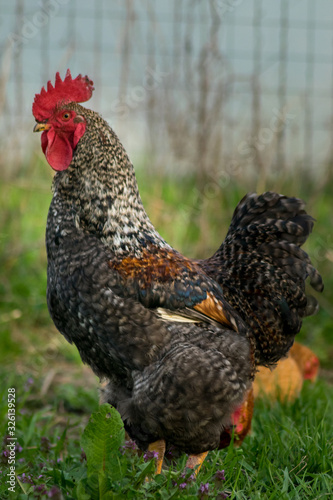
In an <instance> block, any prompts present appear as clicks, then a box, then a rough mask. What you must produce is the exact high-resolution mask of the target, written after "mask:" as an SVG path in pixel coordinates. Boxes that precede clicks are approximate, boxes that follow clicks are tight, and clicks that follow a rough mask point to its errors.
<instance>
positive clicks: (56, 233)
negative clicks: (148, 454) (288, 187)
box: [46, 103, 320, 453]
mask: <svg viewBox="0 0 333 500" xmlns="http://www.w3.org/2000/svg"><path fill="white" fill-rule="evenodd" d="M65 109H71V110H75V111H76V113H77V114H78V115H80V116H83V117H84V119H85V120H86V123H87V127H86V131H85V133H84V135H83V137H82V138H81V140H80V141H79V143H78V145H77V147H76V150H75V152H74V156H73V160H72V162H71V164H70V166H69V167H68V168H67V169H66V170H64V171H61V172H57V174H56V175H55V178H54V184H53V189H54V196H53V200H52V203H51V206H50V210H49V215H48V222H47V232H46V244H47V255H48V290H47V301H48V307H49V310H50V314H51V316H52V318H53V321H54V323H55V325H56V326H57V328H58V329H59V331H60V332H61V333H62V334H63V335H64V336H65V337H66V338H67V340H68V341H69V342H74V343H75V344H76V346H77V348H78V350H79V352H80V354H81V357H82V360H83V361H84V362H86V363H88V364H89V365H90V366H91V367H92V369H93V370H94V371H95V373H97V374H98V375H99V376H100V377H105V378H107V379H108V380H109V383H108V385H107V387H106V388H105V389H104V400H106V401H109V402H110V403H112V404H113V405H114V406H115V407H116V408H117V409H118V410H119V411H120V413H121V415H122V418H123V419H124V422H125V426H126V428H127V429H128V431H129V432H130V434H131V436H132V437H133V438H134V439H136V440H137V442H138V443H139V444H140V446H141V447H142V448H145V447H147V445H148V444H149V443H150V442H152V441H155V440H157V439H165V440H166V441H168V442H169V443H171V444H173V445H175V446H177V447H179V448H180V449H181V450H184V451H187V452H191V453H199V452H203V451H206V450H209V449H213V448H215V447H217V446H218V444H219V439H220V435H221V433H222V431H223V430H224V428H225V427H227V426H228V425H230V416H231V413H232V411H233V410H234V409H235V408H236V407H237V406H238V405H239V404H240V403H241V402H242V399H243V397H244V394H245V391H246V390H247V389H248V387H249V385H250V383H251V378H252V377H253V374H254V370H255V363H263V364H270V363H274V362H275V361H276V360H277V359H278V358H279V357H281V356H283V355H285V354H286V352H287V350H288V348H289V347H290V345H291V342H292V339H293V337H294V335H295V334H296V333H297V331H298V330H299V327H300V318H301V317H302V316H303V315H304V314H305V310H306V303H307V299H306V297H305V294H304V280H305V278H306V276H307V275H308V274H312V275H313V276H315V278H314V280H313V283H314V284H317V285H316V286H317V288H320V280H319V278H318V275H315V274H314V271H312V269H313V268H311V267H310V263H309V260H308V257H307V256H306V254H305V253H304V252H302V250H300V249H299V246H298V245H300V244H302V243H303V241H304V240H305V239H306V237H307V236H308V234H309V232H310V230H311V227H312V222H310V218H309V217H308V216H307V215H306V214H305V212H304V209H303V205H302V204H301V202H300V201H299V200H295V199H291V198H283V197H280V195H276V194H272V193H266V195H263V196H264V198H260V197H259V198H258V197H256V195H251V196H248V197H247V198H245V199H244V200H243V201H242V202H241V203H240V205H239V207H238V209H237V211H236V212H235V215H234V218H233V223H232V225H231V228H230V230H229V233H228V235H227V238H226V240H225V242H224V243H223V245H222V246H221V248H220V249H219V250H218V252H217V253H216V254H215V255H214V256H213V257H212V258H211V259H208V260H206V261H191V260H190V259H186V258H184V257H183V256H181V255H180V254H178V252H176V251H175V250H173V249H172V247H170V246H169V245H168V244H167V243H166V242H165V241H164V240H163V238H162V237H161V236H160V235H159V234H158V233H157V231H156V230H155V228H154V227H153V225H152V223H151V222H150V220H149V218H148V216H147V214H146V212H145V210H144V208H143V205H142V202H141V199H140V196H139V192H138V187H137V184H136V180H135V175H134V171H133V167H132V165H131V163H130V161H129V159H128V157H127V154H126V152H125V151H124V149H123V147H122V145H121V144H120V142H119V140H118V138H117V137H116V135H115V134H114V132H113V131H112V130H111V129H110V127H109V126H108V125H107V124H106V122H105V121H104V120H103V119H102V118H101V117H100V116H98V115H97V114H96V113H94V112H92V111H89V110H87V109H85V108H83V107H82V106H80V105H78V104H75V103H71V104H67V105H66V106H65ZM271 198H272V199H274V200H275V204H272V203H271V209H269V204H270V199H271ZM258 207H260V210H259V208H258ZM256 210H259V212H257V211H256ZM252 213H253V216H252V215H251V214H252ZM258 288H260V289H261V290H263V293H262V294H261V293H258ZM160 308H164V310H165V312H166V315H165V316H164V317H163V315H162V316H161V314H160V312H159V309H160ZM289 311H290V312H289ZM174 313H179V314H180V315H183V316H184V318H185V322H178V320H176V316H175V317H174V320H173V314H174ZM168 314H169V319H166V318H167V317H168ZM178 319H179V318H178ZM186 321H189V322H186ZM191 321H195V322H191Z"/></svg>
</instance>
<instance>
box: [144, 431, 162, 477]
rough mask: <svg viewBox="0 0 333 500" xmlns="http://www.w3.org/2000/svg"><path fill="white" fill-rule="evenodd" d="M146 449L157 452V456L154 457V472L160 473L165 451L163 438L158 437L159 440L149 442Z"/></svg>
mask: <svg viewBox="0 0 333 500" xmlns="http://www.w3.org/2000/svg"><path fill="white" fill-rule="evenodd" d="M148 451H155V452H157V454H158V456H157V459H156V471H155V474H161V472H162V465H163V459H164V453H165V441H164V439H160V440H159V441H155V442H154V443H150V445H149V446H148Z"/></svg>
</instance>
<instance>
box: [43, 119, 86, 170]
mask: <svg viewBox="0 0 333 500" xmlns="http://www.w3.org/2000/svg"><path fill="white" fill-rule="evenodd" d="M85 130H86V124H85V123H83V122H82V123H78V124H77V126H76V128H75V131H74V134H73V133H70V134H64V133H61V132H60V133H58V132H56V131H55V129H54V128H51V129H50V130H48V131H44V132H43V133H42V137H41V143H42V149H43V152H44V154H45V156H46V159H47V161H48V163H49V164H50V165H51V167H52V168H53V170H57V171H61V170H66V168H68V167H69V165H70V163H71V161H72V158H73V151H74V149H75V147H76V145H77V143H78V142H79V140H80V139H81V137H82V136H83V134H84V132H85Z"/></svg>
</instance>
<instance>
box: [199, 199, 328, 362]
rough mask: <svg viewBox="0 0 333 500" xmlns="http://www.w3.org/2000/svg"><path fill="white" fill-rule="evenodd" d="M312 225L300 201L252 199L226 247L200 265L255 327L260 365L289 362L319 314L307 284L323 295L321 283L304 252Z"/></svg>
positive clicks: (236, 218) (240, 211) (240, 209)
mask: <svg viewBox="0 0 333 500" xmlns="http://www.w3.org/2000/svg"><path fill="white" fill-rule="evenodd" d="M313 224H314V219H313V218H312V217H311V216H309V215H308V214H307V213H306V211H305V204H304V202H303V201H302V200H300V199H298V198H288V197H286V196H282V195H279V194H277V193H272V192H267V193H264V194H262V195H260V196H258V195H257V194H255V193H250V194H247V195H246V196H245V197H244V198H243V199H242V200H241V201H240V203H239V204H238V206H237V208H236V210H235V212H234V214H233V218H232V221H231V224H230V227H229V231H228V233H227V236H226V238H225V240H224V242H223V243H222V245H221V247H220V248H219V249H218V251H217V252H216V253H215V254H214V255H213V256H212V257H211V258H210V259H207V260H205V261H200V263H201V266H202V267H203V268H204V269H205V271H206V272H207V274H209V275H210V276H211V277H213V278H214V279H215V280H216V281H217V282H218V283H219V284H220V285H221V286H222V288H223V291H224V294H225V298H226V299H227V300H228V302H230V304H231V305H232V306H233V307H234V308H235V309H236V310H237V311H238V312H239V313H240V315H241V316H242V317H243V319H244V320H245V321H247V323H248V324H249V325H250V326H251V329H252V331H253V332H254V336H255V341H256V362H257V363H258V364H264V365H269V364H272V363H275V362H276V361H278V360H279V359H280V358H281V357H282V356H284V355H285V354H286V353H287V351H288V349H289V348H290V347H291V345H292V343H293V340H294V336H295V335H296V333H298V331H299V330H300V328H301V324H302V318H303V317H304V316H306V315H310V314H314V312H315V311H316V309H317V303H316V300H315V299H314V298H313V297H310V296H307V295H306V293H305V281H306V279H307V278H309V282H310V285H311V286H312V287H313V288H314V289H315V290H316V291H322V289H323V283H322V278H321V276H320V274H319V273H318V271H317V270H316V269H315V268H314V267H313V265H312V263H311V260H310V258H309V256H308V255H307V253H306V252H305V251H304V250H302V249H301V248H300V247H301V246H302V245H303V243H304V242H305V241H306V240H307V238H308V236H309V235H310V233H311V231H312V228H313Z"/></svg>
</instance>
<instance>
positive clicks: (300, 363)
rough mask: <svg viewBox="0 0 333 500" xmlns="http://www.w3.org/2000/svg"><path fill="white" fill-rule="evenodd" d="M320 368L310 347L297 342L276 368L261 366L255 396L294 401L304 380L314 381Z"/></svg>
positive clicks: (256, 380)
mask: <svg viewBox="0 0 333 500" xmlns="http://www.w3.org/2000/svg"><path fill="white" fill-rule="evenodd" d="M318 370H319V359H318V358H317V356H316V355H315V354H314V353H313V352H312V351H311V349H309V348H308V347H306V346H304V345H302V344H300V343H298V342H295V343H294V345H293V346H292V348H291V349H290V351H289V353H288V356H287V357H286V358H285V359H281V360H280V361H279V362H278V364H277V366H276V368H275V369H273V370H270V369H269V368H266V367H264V366H261V367H259V370H258V373H257V374H256V376H255V379H254V382H253V391H254V397H255V399H256V398H258V397H260V396H268V397H269V398H270V399H271V400H275V399H277V398H279V399H280V400H281V401H294V400H295V399H296V398H297V397H298V396H299V394H300V392H301V389H302V387H303V382H304V380H311V381H312V382H314V381H315V380H316V379H317V375H318Z"/></svg>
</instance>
